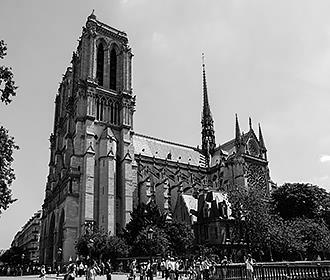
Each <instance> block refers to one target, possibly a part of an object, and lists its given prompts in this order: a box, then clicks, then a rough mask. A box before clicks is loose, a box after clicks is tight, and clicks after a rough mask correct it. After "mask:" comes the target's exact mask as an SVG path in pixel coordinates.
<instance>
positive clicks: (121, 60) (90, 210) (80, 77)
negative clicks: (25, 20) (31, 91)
mask: <svg viewBox="0 0 330 280" xmlns="http://www.w3.org/2000/svg"><path fill="white" fill-rule="evenodd" d="M132 57H133V54H132V52H131V49H130V47H129V45H128V38H127V34H126V33H125V32H123V31H119V30H117V29H115V28H113V27H110V26H108V25H106V24H104V23H102V22H100V21H98V20H97V18H96V16H95V15H94V11H93V13H92V14H91V15H90V16H89V17H88V18H87V22H86V26H85V27H83V32H82V36H81V40H80V43H79V46H78V49H77V52H76V53H74V55H73V61H72V63H73V72H74V77H75V82H74V84H75V86H76V88H75V92H76V98H75V99H76V104H77V116H76V118H75V121H76V135H75V142H76V143H77V145H76V146H79V147H83V149H82V150H81V151H80V157H79V159H80V160H81V159H82V157H83V160H82V182H81V183H82V188H81V190H82V191H83V193H82V195H81V198H80V199H81V201H80V217H79V219H80V225H81V231H84V227H86V225H87V227H89V226H90V224H91V223H92V224H96V225H97V226H98V227H99V228H101V229H103V230H105V231H107V232H111V233H112V234H116V232H118V231H119V230H120V229H121V228H122V227H124V226H125V224H126V223H127V222H128V220H129V217H130V215H129V213H130V211H131V210H132V205H133V202H132V193H133V184H132V161H133V157H134V150H133V144H132V129H133V113H134V111H135V109H134V108H135V96H133V95H132V82H131V81H132V74H131V71H132V66H131V65H132ZM79 142H80V144H79Z"/></svg>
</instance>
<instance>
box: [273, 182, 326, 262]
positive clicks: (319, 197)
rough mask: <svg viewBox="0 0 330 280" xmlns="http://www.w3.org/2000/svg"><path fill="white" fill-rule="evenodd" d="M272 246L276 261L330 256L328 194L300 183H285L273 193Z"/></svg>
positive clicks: (312, 186) (320, 189)
mask: <svg viewBox="0 0 330 280" xmlns="http://www.w3.org/2000/svg"><path fill="white" fill-rule="evenodd" d="M271 207H272V215H273V216H274V217H277V223H276V224H275V226H274V227H272V230H271V235H272V238H271V240H272V247H273V250H274V254H275V255H277V257H278V258H279V259H287V260H297V259H299V260H304V259H310V260H312V259H315V258H316V257H317V256H321V257H323V258H324V257H326V256H330V219H329V218H330V194H329V193H327V192H326V191H325V190H324V189H322V188H320V187H318V186H315V185H311V184H302V183H286V184H284V185H283V186H281V187H279V188H278V189H277V190H275V191H274V192H273V193H272V196H271Z"/></svg>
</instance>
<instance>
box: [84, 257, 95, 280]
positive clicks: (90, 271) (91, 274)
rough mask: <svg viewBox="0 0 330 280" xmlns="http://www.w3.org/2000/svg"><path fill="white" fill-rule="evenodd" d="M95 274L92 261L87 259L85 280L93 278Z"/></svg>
mask: <svg viewBox="0 0 330 280" xmlns="http://www.w3.org/2000/svg"><path fill="white" fill-rule="evenodd" d="M95 275H96V271H95V268H94V265H93V261H92V260H91V259H89V260H88V263H87V270H86V280H94V279H95Z"/></svg>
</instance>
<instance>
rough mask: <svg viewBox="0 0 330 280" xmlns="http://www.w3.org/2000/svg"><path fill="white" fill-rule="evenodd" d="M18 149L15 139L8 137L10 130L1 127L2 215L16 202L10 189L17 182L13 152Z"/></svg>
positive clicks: (0, 207)
mask: <svg viewBox="0 0 330 280" xmlns="http://www.w3.org/2000/svg"><path fill="white" fill-rule="evenodd" d="M15 149H18V146H17V145H16V144H15V142H14V138H13V137H11V136H9V135H8V130H7V129H5V128H4V127H3V126H1V127H0V214H1V213H2V212H3V211H4V210H6V209H7V208H8V207H9V205H10V204H11V203H13V202H14V201H16V199H13V198H12V193H11V189H10V188H9V187H10V186H11V184H12V182H13V181H14V180H15V174H14V170H13V168H12V167H11V164H12V162H13V161H14V158H13V151H14V150H15Z"/></svg>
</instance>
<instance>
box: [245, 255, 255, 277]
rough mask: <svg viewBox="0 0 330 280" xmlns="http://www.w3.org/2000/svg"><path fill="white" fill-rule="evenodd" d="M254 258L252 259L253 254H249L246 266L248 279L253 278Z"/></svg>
mask: <svg viewBox="0 0 330 280" xmlns="http://www.w3.org/2000/svg"><path fill="white" fill-rule="evenodd" d="M254 264H255V263H254V260H253V259H252V256H251V254H248V257H247V259H246V261H245V267H246V274H247V279H248V280H253V266H254Z"/></svg>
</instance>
